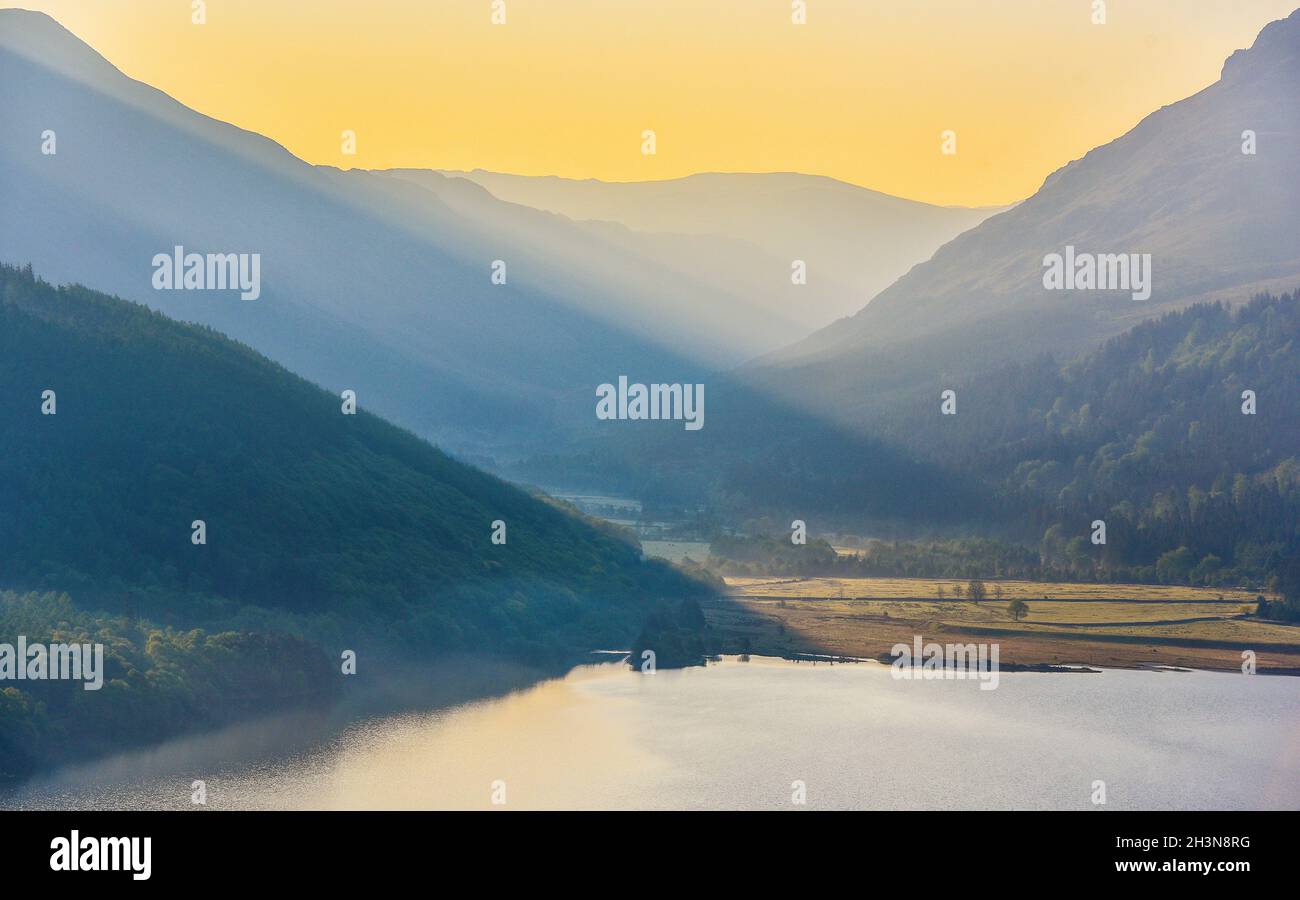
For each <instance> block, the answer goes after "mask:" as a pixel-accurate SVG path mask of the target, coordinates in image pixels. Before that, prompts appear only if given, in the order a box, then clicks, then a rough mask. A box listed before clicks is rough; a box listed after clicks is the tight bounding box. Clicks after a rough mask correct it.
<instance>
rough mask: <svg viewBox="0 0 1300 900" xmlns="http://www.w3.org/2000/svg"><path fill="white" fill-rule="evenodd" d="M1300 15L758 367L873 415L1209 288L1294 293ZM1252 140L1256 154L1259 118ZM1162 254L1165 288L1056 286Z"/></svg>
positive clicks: (1081, 346)
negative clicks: (1201, 85) (1056, 262)
mask: <svg viewBox="0 0 1300 900" xmlns="http://www.w3.org/2000/svg"><path fill="white" fill-rule="evenodd" d="M1297 95H1300V11H1297V12H1295V13H1293V14H1292V15H1291V16H1290V17H1289V18H1287V19H1285V20H1280V21H1276V22H1273V23H1271V24H1270V25H1268V26H1267V27H1265V28H1264V29H1263V30H1262V31H1261V32H1260V34H1259V37H1258V38H1257V40H1256V41H1255V44H1254V46H1252V47H1251V48H1250V49H1249V50H1242V51H1238V52H1236V53H1234V54H1233V55H1232V57H1231V58H1230V59H1228V61H1227V62H1226V63H1225V65H1224V67H1223V73H1222V77H1221V78H1220V79H1219V81H1217V82H1216V83H1214V84H1212V85H1210V86H1209V87H1207V88H1205V89H1204V90H1202V91H1200V92H1199V93H1197V94H1195V95H1193V96H1191V97H1188V98H1186V99H1184V100H1181V101H1179V102H1177V103H1174V104H1172V105H1170V106H1167V107H1164V108H1162V109H1160V110H1157V111H1155V112H1153V113H1151V114H1150V115H1149V116H1147V117H1146V118H1145V119H1143V120H1142V121H1141V122H1140V123H1139V124H1138V125H1137V126H1136V127H1134V128H1133V129H1132V130H1131V131H1129V132H1128V133H1126V134H1124V135H1122V136H1121V137H1118V138H1116V139H1115V140H1113V141H1111V142H1110V143H1108V144H1105V145H1103V146H1100V147H1097V148H1095V149H1094V150H1092V151H1090V152H1089V153H1088V154H1087V155H1085V156H1084V157H1083V158H1082V159H1078V160H1075V161H1073V162H1071V163H1069V164H1068V165H1066V166H1064V167H1063V168H1061V169H1060V170H1058V171H1056V172H1054V173H1053V174H1052V175H1050V176H1049V177H1048V178H1047V179H1046V181H1045V182H1044V183H1043V186H1042V187H1041V188H1040V189H1039V190H1038V191H1037V192H1036V193H1035V194H1034V195H1033V196H1032V197H1030V198H1029V199H1027V200H1025V201H1024V202H1022V203H1020V204H1019V205H1017V206H1016V207H1015V208H1014V209H1011V210H1009V211H1007V212H1004V213H1002V214H1000V215H997V216H994V217H993V218H991V219H988V220H987V221H985V222H983V223H981V224H980V225H978V226H977V227H975V228H973V229H971V230H970V231H968V232H966V233H964V234H962V235H960V236H959V237H957V238H955V239H954V240H952V241H951V242H949V243H948V244H946V245H945V246H944V247H942V248H941V249H940V250H939V251H938V252H937V253H936V254H935V255H934V257H933V258H932V259H931V260H929V261H928V262H925V263H922V264H921V265H918V266H916V267H915V268H913V269H912V270H911V271H910V272H908V273H907V274H906V275H905V276H903V277H902V278H900V279H899V280H898V281H897V282H896V283H894V284H893V285H891V286H890V287H889V288H888V289H886V290H885V291H883V292H882V293H881V294H880V295H879V296H878V297H877V298H876V299H875V300H873V301H872V302H871V304H870V305H868V306H865V307H864V308H863V309H861V310H860V311H859V312H858V313H857V314H856V315H854V316H853V317H851V318H849V319H845V320H843V321H841V322H837V323H835V324H834V325H831V326H829V327H828V328H826V329H823V330H822V331H820V332H818V333H817V334H814V335H812V336H811V337H809V338H807V339H806V340H804V341H801V342H799V343H797V344H795V345H794V346H792V347H789V348H787V349H786V350H784V351H781V352H779V353H777V354H774V355H773V356H772V357H770V358H768V359H767V360H764V361H762V362H761V363H760V364H756V365H755V366H753V367H751V368H750V369H749V370H748V371H747V372H746V373H745V374H746V378H747V379H748V380H749V381H750V383H752V384H754V385H755V386H757V387H758V388H759V389H761V390H764V391H770V392H772V393H774V394H776V395H777V396H780V397H784V398H791V399H793V398H804V399H805V400H808V401H811V402H812V403H815V404H816V408H817V411H818V412H819V413H820V414H822V415H824V416H826V417H830V418H834V419H836V420H837V421H839V422H841V423H843V424H845V425H846V426H848V427H853V428H861V427H863V426H864V425H865V424H866V423H869V422H872V421H873V419H874V416H875V414H876V413H878V412H879V410H880V407H881V405H882V404H884V403H888V402H890V401H891V400H892V399H894V398H895V397H897V396H900V395H902V396H908V397H912V398H917V397H920V398H925V399H926V400H927V401H928V399H929V398H930V397H932V396H937V395H938V392H939V391H940V390H941V389H944V388H949V387H951V386H952V384H953V382H954V381H956V380H961V379H964V378H966V377H968V376H970V375H972V374H974V373H977V372H980V371H987V370H989V369H991V368H995V367H996V366H998V365H1001V364H1002V363H1004V362H1007V361H1010V360H1023V359H1026V358H1030V357H1033V356H1036V355H1038V354H1041V353H1052V354H1054V355H1055V356H1057V358H1058V359H1065V358H1069V357H1071V356H1073V355H1074V354H1075V353H1078V352H1080V351H1082V350H1087V349H1089V348H1091V347H1095V346H1097V345H1098V344H1099V343H1100V342H1101V341H1103V340H1104V339H1106V338H1108V337H1112V336H1114V335H1116V334H1119V333H1122V332H1123V331H1125V330H1127V329H1129V328H1131V327H1132V326H1133V325H1135V324H1137V323H1138V322H1140V321H1142V320H1143V319H1146V318H1152V317H1155V316H1159V315H1161V314H1163V313H1164V312H1167V311H1168V310H1170V309H1173V308H1179V307H1182V306H1186V305H1189V304H1192V303H1195V302H1200V301H1205V300H1217V299H1233V300H1235V301H1236V302H1242V301H1244V300H1245V299H1246V298H1248V297H1250V296H1251V295H1252V294H1253V293H1256V292H1259V291H1263V290H1270V291H1273V292H1277V291H1281V290H1289V289H1291V288H1292V287H1293V286H1294V284H1295V283H1296V279H1297V277H1300V241H1297V238H1296V229H1295V216H1296V209H1297V208H1298V207H1300V154H1297V153H1296V152H1295V147H1296V146H1297V145H1300V106H1298V105H1297V104H1296V102H1295V97H1296V96H1297ZM1248 131H1249V132H1252V133H1253V134H1254V135H1255V144H1254V148H1253V149H1254V151H1255V152H1253V153H1247V152H1243V147H1244V146H1245V144H1246V139H1245V137H1244V135H1245V133H1246V132H1248ZM1067 247H1074V248H1076V250H1077V251H1078V252H1079V253H1080V254H1083V253H1088V254H1139V255H1141V254H1150V279H1149V282H1150V284H1149V287H1150V297H1149V298H1147V299H1144V300H1134V299H1133V293H1134V292H1133V291H1124V290H1048V289H1045V287H1044V281H1043V275H1044V266H1043V260H1044V258H1045V257H1046V256H1047V255H1048V254H1052V253H1056V254H1062V253H1064V252H1065V248H1067Z"/></svg>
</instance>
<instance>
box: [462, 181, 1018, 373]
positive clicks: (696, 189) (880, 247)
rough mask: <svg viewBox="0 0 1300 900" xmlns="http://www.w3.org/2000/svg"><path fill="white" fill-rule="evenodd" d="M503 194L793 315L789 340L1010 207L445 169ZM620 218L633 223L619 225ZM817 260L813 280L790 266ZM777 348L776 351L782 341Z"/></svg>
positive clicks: (809, 184)
mask: <svg viewBox="0 0 1300 900" xmlns="http://www.w3.org/2000/svg"><path fill="white" fill-rule="evenodd" d="M443 174H444V175H448V176H454V177H457V178H461V179H466V180H468V181H472V182H474V183H475V184H478V185H481V186H483V187H484V188H486V189H487V190H488V191H490V192H491V193H492V194H493V195H494V196H496V197H498V198H500V199H502V200H506V201H509V202H511V203H519V204H523V205H525V206H531V207H534V208H536V209H543V210H547V211H549V212H553V213H557V214H559V215H562V216H566V217H568V218H569V219H573V220H576V221H578V222H581V223H582V224H583V225H584V226H585V227H587V228H589V229H591V230H592V231H593V232H594V233H597V234H601V235H603V236H606V237H607V238H608V239H610V240H618V239H619V238H620V237H621V238H622V240H623V241H624V242H626V243H628V244H629V245H635V246H636V247H637V248H638V249H639V250H640V251H641V252H643V253H645V254H646V255H649V256H653V257H655V258H658V259H660V260H662V261H663V262H664V264H665V265H670V266H676V267H681V268H683V269H684V270H685V271H688V272H690V274H691V275H692V276H693V277H694V278H695V279H696V280H698V281H702V282H705V283H708V284H711V285H712V286H713V287H714V288H715V289H716V290H718V291H722V292H734V291H737V290H739V292H740V293H741V294H742V295H744V296H746V297H749V298H750V299H751V301H752V302H754V303H756V304H759V305H761V306H762V307H763V308H764V309H766V310H770V311H771V312H772V313H774V314H782V315H783V316H784V317H786V318H788V319H790V320H791V321H792V323H793V324H794V326H795V327H796V329H797V331H794V332H792V331H790V330H788V329H787V330H786V331H785V333H784V337H785V341H784V343H787V344H788V343H789V342H790V340H791V339H792V338H794V337H796V336H798V331H811V330H812V329H815V328H820V327H822V326H825V325H829V324H830V323H831V322H833V321H834V320H836V319H838V318H841V317H843V316H847V315H849V314H851V313H853V312H855V311H857V310H858V309H860V308H861V307H862V306H863V305H864V304H865V303H867V302H868V301H870V300H871V298H872V297H874V296H875V295H876V294H878V293H879V292H880V291H881V290H883V289H884V288H886V287H888V286H889V285H890V284H891V283H893V282H894V281H895V280H897V279H898V278H899V277H900V276H902V275H903V274H905V273H906V272H907V270H908V269H910V268H911V267H912V266H914V265H916V264H917V263H920V262H924V261H925V260H927V259H929V258H930V257H931V256H932V255H933V254H934V252H935V251H936V250H937V249H939V247H941V246H942V245H943V244H945V243H947V242H948V241H949V240H951V239H952V238H954V237H956V236H957V235H959V234H961V233H962V232H964V231H966V230H968V229H970V228H973V227H974V226H976V225H978V224H979V223H980V222H982V221H984V220H985V219H987V218H989V217H990V216H992V215H994V214H996V213H998V212H1001V211H1002V210H1003V209H1005V208H1006V207H987V208H979V209H967V208H963V207H943V206H932V205H930V204H928V203H918V202H917V201H914V200H904V199H902V198H900V197H892V196H890V195H888V194H882V193H880V192H878V191H873V190H868V189H867V188H862V187H858V186H856V185H851V184H846V183H844V182H842V181H837V180H836V179H834V178H826V177H823V176H814V175H800V174H797V173H791V172H773V173H763V174H745V173H736V174H727V173H702V174H698V175H690V176H687V177H685V178H674V179H669V180H665V181H641V182H607V181H598V180H596V179H594V178H589V179H585V180H581V181H578V180H573V179H568V178H557V177H554V176H545V177H534V176H524V175H509V174H505V173H500V172H487V171H483V170H482V169H475V170H474V171H472V172H457V171H445V172H444V173H443ZM611 224H613V225H618V226H622V228H611ZM796 259H800V260H803V261H804V262H805V263H806V264H807V271H808V278H807V284H806V285H799V286H796V285H793V284H792V283H791V277H790V276H791V263H792V261H793V260H796ZM773 349H775V348H773Z"/></svg>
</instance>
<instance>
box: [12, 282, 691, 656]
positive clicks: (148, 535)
mask: <svg viewBox="0 0 1300 900" xmlns="http://www.w3.org/2000/svg"><path fill="white" fill-rule="evenodd" d="M0 298H3V302H0V396H2V397H3V399H2V400H0V404H2V406H0V444H2V445H3V446H4V447H5V450H6V452H5V453H4V455H3V457H2V458H0V571H2V572H3V573H4V581H5V582H6V584H7V585H8V586H17V587H30V588H42V589H61V590H71V591H73V592H74V595H75V596H76V598H77V599H83V600H86V601H90V600H94V601H95V602H97V603H102V604H104V605H107V606H109V607H110V608H113V605H114V604H115V603H116V604H118V605H119V606H118V608H120V604H121V603H122V601H123V598H124V597H126V596H129V595H140V596H139V598H138V602H147V601H148V599H149V598H150V597H160V598H175V599H171V600H168V602H167V604H162V605H161V606H160V607H159V609H158V611H159V613H160V614H162V613H165V614H166V617H167V618H168V619H169V620H171V619H174V620H175V621H177V622H179V623H181V624H186V623H194V622H196V621H202V620H203V619H204V618H205V617H216V618H220V616H221V614H222V613H223V612H227V611H229V610H230V609H232V608H233V607H235V606H237V605H239V604H251V605H254V606H257V607H261V608H265V609H271V610H278V611H283V612H288V613H293V614H301V615H309V616H310V615H325V614H327V615H328V616H330V617H333V618H334V619H336V620H347V621H348V624H349V627H350V628H354V629H355V628H363V627H364V628H374V629H376V630H379V631H380V632H381V633H382V630H383V628H384V627H391V628H392V629H394V631H395V637H396V636H398V635H400V640H401V641H402V642H404V643H407V644H410V645H414V646H420V647H422V648H425V649H428V648H431V647H432V648H445V649H474V650H483V649H492V648H496V649H500V650H508V651H512V652H528V651H529V650H530V648H531V649H532V650H535V651H537V652H539V653H543V652H545V651H547V650H550V649H554V648H557V647H592V646H597V645H601V644H605V643H608V642H614V643H615V644H617V643H618V642H619V640H620V639H623V640H626V637H627V634H628V631H629V629H631V628H634V627H635V625H636V624H637V622H638V621H639V615H640V612H639V607H640V604H641V603H642V601H643V600H644V599H645V598H647V597H649V596H652V595H657V594H659V593H663V592H671V591H681V590H683V589H686V588H687V587H688V583H687V582H686V581H685V580H684V579H682V578H681V577H680V576H678V575H677V574H676V573H674V572H673V571H671V570H669V569H667V568H664V567H662V566H659V565H657V564H652V563H643V562H641V560H640V552H639V549H638V548H637V547H636V546H635V544H634V543H631V542H629V541H628V540H626V539H624V538H622V537H620V536H618V535H614V534H610V533H605V532H603V531H601V530H598V529H597V528H596V527H593V526H592V525H590V524H587V523H586V522H584V521H580V520H579V519H577V518H575V517H574V516H573V515H570V514H569V513H567V512H565V511H563V510H561V509H558V508H556V507H554V506H552V505H550V504H548V503H545V502H542V501H541V500H539V499H535V498H533V497H530V496H528V495H526V494H524V493H522V492H521V491H519V490H518V489H516V488H514V487H511V486H509V485H507V484H506V483H504V482H502V481H499V480H497V479H495V478H493V477H490V476H488V475H485V474H483V473H481V472H478V471H476V470H474V469H472V468H470V467H468V466H466V465H463V464H461V463H458V462H456V461H454V460H452V459H450V458H449V457H447V456H446V455H444V454H443V453H441V452H439V451H438V450H436V449H434V448H433V447H431V446H429V445H427V444H425V443H423V442H422V441H420V440H418V439H417V438H415V437H413V436H412V435H411V434H409V433H408V432H405V431H403V430H400V429H398V428H396V427H394V426H392V425H389V424H388V423H387V422H384V421H383V420H381V419H380V418H378V417H376V416H374V415H372V414H370V413H368V412H366V411H365V406H366V395H365V394H364V393H360V394H359V395H358V403H359V407H360V411H359V412H358V413H357V414H356V415H344V414H343V413H342V412H341V401H340V399H339V397H338V396H337V395H334V394H331V393H329V392H327V391H324V390H322V389H320V388H318V387H316V386H314V385H312V384H310V383H309V382H307V381H305V380H303V379H301V378H299V377H297V376H294V375H292V374H290V373H289V372H287V371H285V370H284V369H282V368H280V367H279V366H277V365H275V364H273V363H271V362H270V361H268V360H266V359H265V358H263V357H261V356H259V355H258V354H256V353H255V352H253V351H252V350H250V349H248V348H247V347H244V346H242V345H239V344H237V343H235V342H233V341H230V340H228V339H226V338H224V337H223V336H221V335H219V334H217V333H215V332H213V331H211V330H208V329H203V328H199V327H194V326H188V325H182V324H179V323H176V322H173V321H171V320H169V319H166V318H165V317H163V316H161V315H159V314H157V313H153V312H150V311H148V310H147V309H145V308H143V307H141V306H138V305H134V304H131V303H128V302H125V301H122V300H118V299H114V298H110V297H106V296H104V295H102V294H98V293H95V292H93V291H89V290H86V289H84V288H80V287H65V288H54V287H52V286H50V285H48V284H46V283H45V282H43V281H40V280H38V279H35V278H33V276H32V275H31V273H30V270H18V269H15V268H12V267H3V268H0ZM47 389H48V390H53V391H55V394H56V402H57V407H56V410H57V412H56V414H55V415H42V411H41V407H42V399H41V398H42V392H43V391H45V390H47ZM194 520H203V521H204V522H205V523H206V529H207V543H206V544H205V545H202V546H196V545H195V544H193V543H191V523H192V522H193V521H194ZM497 520H500V521H503V522H505V524H506V543H505V544H494V543H493V542H492V540H491V536H492V531H493V522H494V521H497ZM187 597H202V598H207V602H205V603H204V604H197V603H196V604H195V605H194V606H193V607H189V606H187V605H186V604H187V602H188V601H187V600H186V599H184V598H187ZM212 598H216V599H212ZM169 604H170V605H169ZM383 623H388V626H384V624H383Z"/></svg>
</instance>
